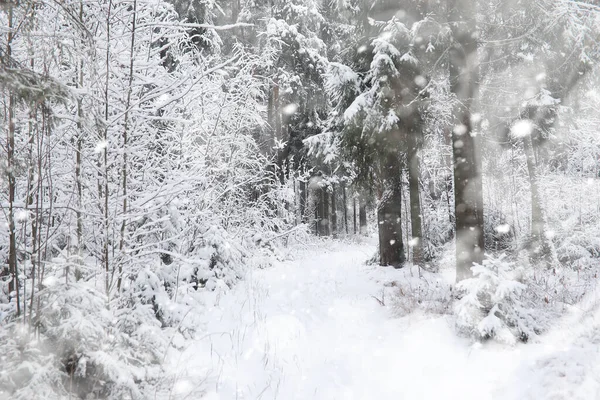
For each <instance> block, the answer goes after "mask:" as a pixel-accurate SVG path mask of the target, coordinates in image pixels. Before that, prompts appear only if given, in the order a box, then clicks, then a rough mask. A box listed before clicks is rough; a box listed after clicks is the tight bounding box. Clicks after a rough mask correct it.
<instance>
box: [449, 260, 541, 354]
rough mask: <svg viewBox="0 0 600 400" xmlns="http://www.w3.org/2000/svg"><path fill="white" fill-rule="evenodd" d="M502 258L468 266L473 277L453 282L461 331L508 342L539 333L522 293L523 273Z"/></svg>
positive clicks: (528, 337)
mask: <svg viewBox="0 0 600 400" xmlns="http://www.w3.org/2000/svg"><path fill="white" fill-rule="evenodd" d="M505 258H506V257H505V255H501V256H499V257H497V258H494V257H488V258H487V259H486V260H484V261H483V264H482V265H475V266H474V267H472V268H471V269H472V270H473V278H470V279H465V280H463V281H461V282H459V283H458V284H457V285H456V289H457V290H458V293H459V299H458V300H457V302H456V304H455V306H454V311H455V315H456V326H457V328H458V330H459V331H460V332H463V333H465V334H468V335H472V336H474V337H476V338H479V339H483V340H485V339H494V340H497V341H499V342H503V343H507V344H515V343H516V342H517V341H519V340H522V341H527V340H529V339H530V338H531V337H533V336H536V335H537V334H538V333H539V332H540V331H539V327H538V326H537V322H536V320H535V319H534V316H533V315H534V310H533V309H532V308H531V304H529V303H528V301H527V300H526V298H525V297H524V296H523V292H524V291H525V290H526V289H527V286H526V285H525V284H523V283H522V282H521V281H520V280H521V277H522V272H520V269H519V268H517V267H515V264H514V263H512V262H509V261H507V260H506V259H505Z"/></svg>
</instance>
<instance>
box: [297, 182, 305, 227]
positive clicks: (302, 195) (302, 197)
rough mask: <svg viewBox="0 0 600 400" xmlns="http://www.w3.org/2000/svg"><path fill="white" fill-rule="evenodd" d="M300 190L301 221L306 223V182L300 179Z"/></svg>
mask: <svg viewBox="0 0 600 400" xmlns="http://www.w3.org/2000/svg"><path fill="white" fill-rule="evenodd" d="M298 191H299V192H300V193H299V195H300V199H299V201H300V204H299V208H300V222H302V223H306V182H304V181H300V185H299V189H298Z"/></svg>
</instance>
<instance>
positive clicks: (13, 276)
mask: <svg viewBox="0 0 600 400" xmlns="http://www.w3.org/2000/svg"><path fill="white" fill-rule="evenodd" d="M7 39H8V40H7V46H6V56H7V57H6V58H7V60H10V57H11V56H12V47H11V44H12V40H13V6H12V4H10V3H9V5H8V38H7ZM7 62H8V61H7ZM15 103H16V101H15V98H14V95H13V94H12V93H9V95H8V129H7V131H6V133H7V137H6V163H7V167H8V168H7V171H8V271H9V273H10V281H9V283H8V291H9V292H11V293H12V292H13V291H14V292H16V305H17V316H19V315H21V299H20V297H19V271H18V270H17V232H16V226H15V210H14V205H15V204H14V203H15V191H16V187H17V181H16V178H15V169H16V166H15V165H16V163H15V107H16V104H15Z"/></svg>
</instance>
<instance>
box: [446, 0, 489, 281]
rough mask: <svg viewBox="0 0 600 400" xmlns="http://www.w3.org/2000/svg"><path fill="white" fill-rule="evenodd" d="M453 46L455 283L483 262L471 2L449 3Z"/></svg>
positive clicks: (451, 78)
mask: <svg viewBox="0 0 600 400" xmlns="http://www.w3.org/2000/svg"><path fill="white" fill-rule="evenodd" d="M449 9H450V10H452V11H451V15H450V21H453V23H452V25H451V26H452V32H453V37H454V42H455V43H454V45H453V46H452V47H451V48H450V52H449V53H450V57H449V58H450V82H451V89H452V92H453V93H454V94H455V95H456V97H457V100H458V101H457V102H456V106H455V112H454V115H455V126H454V129H453V130H452V159H453V164H454V210H455V219H456V280H457V281H461V280H463V279H466V278H469V277H471V276H472V271H471V267H472V266H473V264H475V263H478V264H480V263H481V262H482V261H483V250H484V236H483V190H482V179H481V157H479V155H478V151H479V149H478V148H477V147H478V146H477V139H476V137H475V133H474V132H473V129H472V125H471V107H472V104H473V99H474V98H475V96H476V93H477V82H478V79H479V65H478V61H477V41H476V38H475V37H474V34H475V33H476V31H477V30H476V28H477V27H476V23H475V15H476V10H475V9H474V7H473V4H472V2H471V1H468V0H454V1H452V2H451V4H449Z"/></svg>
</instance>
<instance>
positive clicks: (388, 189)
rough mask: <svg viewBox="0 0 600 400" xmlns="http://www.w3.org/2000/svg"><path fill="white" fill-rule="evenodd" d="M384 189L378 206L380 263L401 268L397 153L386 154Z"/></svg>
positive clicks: (399, 194) (402, 255)
mask: <svg viewBox="0 0 600 400" xmlns="http://www.w3.org/2000/svg"><path fill="white" fill-rule="evenodd" d="M385 158H386V159H385V164H384V167H383V173H382V178H383V191H382V193H381V197H380V199H379V204H378V207H377V224H378V228H379V264H380V265H383V266H387V265H391V266H394V267H396V268H399V267H401V266H402V264H403V263H404V259H405V256H404V243H403V241H402V219H401V216H402V179H401V174H400V163H399V160H398V156H397V155H396V154H393V153H390V154H387V155H386V156H385Z"/></svg>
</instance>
